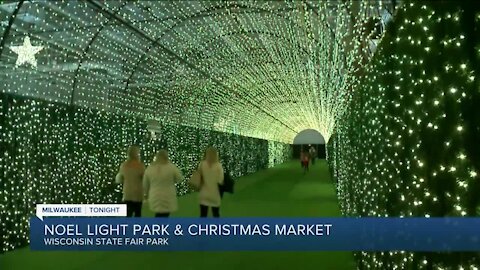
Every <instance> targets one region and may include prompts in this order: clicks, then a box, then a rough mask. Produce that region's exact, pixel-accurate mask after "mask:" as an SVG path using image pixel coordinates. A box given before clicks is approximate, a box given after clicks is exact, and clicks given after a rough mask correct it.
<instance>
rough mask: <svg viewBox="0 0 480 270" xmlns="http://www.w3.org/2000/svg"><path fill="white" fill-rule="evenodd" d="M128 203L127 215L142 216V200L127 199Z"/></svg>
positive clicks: (126, 202)
mask: <svg viewBox="0 0 480 270" xmlns="http://www.w3.org/2000/svg"><path fill="white" fill-rule="evenodd" d="M124 203H125V204H126V205H127V217H131V216H134V217H141V216H142V202H134V201H125V202H124Z"/></svg>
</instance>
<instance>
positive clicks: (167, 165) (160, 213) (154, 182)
mask: <svg viewBox="0 0 480 270" xmlns="http://www.w3.org/2000/svg"><path fill="white" fill-rule="evenodd" d="M180 180H182V174H181V173H180V170H179V169H178V168H177V167H176V166H175V165H174V164H173V163H171V162H170V161H169V159H168V152H167V151H166V150H160V151H159V152H158V153H157V155H156V157H155V160H154V161H153V162H152V164H150V165H149V166H148V168H147V169H146V170H145V175H144V177H143V188H144V191H145V194H146V197H147V200H148V204H149V205H150V209H151V210H152V211H153V212H154V213H155V217H168V216H170V213H172V212H175V211H177V209H178V203H177V190H176V188H175V183H178V182H180Z"/></svg>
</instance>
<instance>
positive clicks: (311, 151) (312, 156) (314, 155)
mask: <svg viewBox="0 0 480 270" xmlns="http://www.w3.org/2000/svg"><path fill="white" fill-rule="evenodd" d="M308 152H309V154H310V160H311V161H312V166H313V165H315V158H317V151H316V150H315V148H314V147H313V146H310V149H309V150H308Z"/></svg>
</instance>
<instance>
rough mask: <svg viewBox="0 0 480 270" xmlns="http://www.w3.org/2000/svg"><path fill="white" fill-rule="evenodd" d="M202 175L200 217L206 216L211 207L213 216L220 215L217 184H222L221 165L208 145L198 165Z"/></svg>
mask: <svg viewBox="0 0 480 270" xmlns="http://www.w3.org/2000/svg"><path fill="white" fill-rule="evenodd" d="M198 169H199V171H200V174H201V175H202V185H201V186H200V191H199V201H200V217H207V215H208V209H209V208H212V214H213V216H214V217H220V204H221V201H222V199H221V197H220V190H219V188H218V185H221V184H223V167H222V164H220V162H219V160H218V152H217V150H216V149H215V148H213V147H209V148H207V150H206V152H205V159H204V160H203V161H202V162H200V165H199V166H198Z"/></svg>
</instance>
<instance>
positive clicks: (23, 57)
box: [10, 37, 43, 67]
mask: <svg viewBox="0 0 480 270" xmlns="http://www.w3.org/2000/svg"><path fill="white" fill-rule="evenodd" d="M42 49H43V46H32V43H30V37H25V39H24V40H23V45H22V46H11V47H10V50H12V51H14V52H15V53H16V54H18V58H17V62H16V63H15V66H16V67H18V66H20V65H22V64H23V63H29V64H30V65H32V66H34V67H37V60H36V59H35V54H36V53H38V52H39V51H41V50H42Z"/></svg>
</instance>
